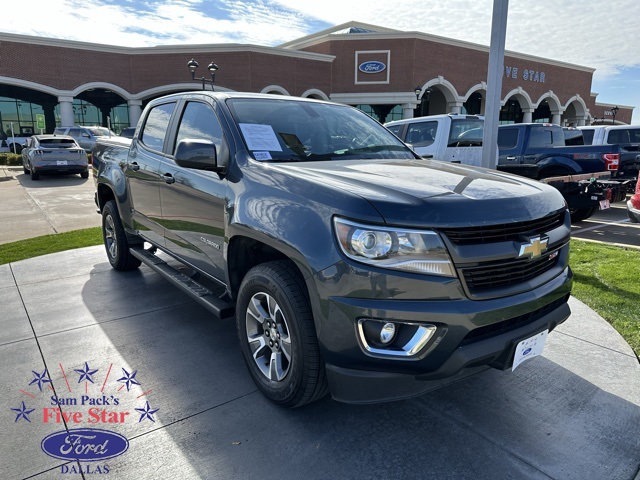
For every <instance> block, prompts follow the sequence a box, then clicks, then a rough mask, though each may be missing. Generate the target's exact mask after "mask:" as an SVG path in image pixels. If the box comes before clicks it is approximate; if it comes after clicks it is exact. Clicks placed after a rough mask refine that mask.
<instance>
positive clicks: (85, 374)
mask: <svg viewBox="0 0 640 480" xmlns="http://www.w3.org/2000/svg"><path fill="white" fill-rule="evenodd" d="M74 371H75V372H76V373H79V374H80V378H79V379H78V383H80V382H82V381H83V380H87V381H89V382H91V383H93V378H92V375H94V374H95V373H96V372H97V371H98V369H97V368H96V369H95V370H90V369H89V364H88V363H87V362H84V370H83V369H81V368H80V369H78V368H76V369H74Z"/></svg>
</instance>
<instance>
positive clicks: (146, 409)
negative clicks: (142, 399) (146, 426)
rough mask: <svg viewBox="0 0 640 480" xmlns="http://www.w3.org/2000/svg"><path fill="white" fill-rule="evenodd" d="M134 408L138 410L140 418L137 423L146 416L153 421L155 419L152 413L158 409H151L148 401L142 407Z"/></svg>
mask: <svg viewBox="0 0 640 480" xmlns="http://www.w3.org/2000/svg"><path fill="white" fill-rule="evenodd" d="M136 410H137V411H138V412H140V420H138V423H140V422H141V421H142V420H144V419H145V418H148V419H149V420H151V421H152V422H153V423H155V422H156V421H155V420H154V419H153V414H154V413H156V412H157V411H158V410H160V409H159V408H156V409H154V410H151V407H150V406H149V401H147V404H146V405H145V407H144V408H136Z"/></svg>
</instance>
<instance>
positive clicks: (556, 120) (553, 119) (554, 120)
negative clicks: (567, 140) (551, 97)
mask: <svg viewBox="0 0 640 480" xmlns="http://www.w3.org/2000/svg"><path fill="white" fill-rule="evenodd" d="M561 121H562V118H561V117H560V113H553V112H551V123H553V124H555V125H560V122H561Z"/></svg>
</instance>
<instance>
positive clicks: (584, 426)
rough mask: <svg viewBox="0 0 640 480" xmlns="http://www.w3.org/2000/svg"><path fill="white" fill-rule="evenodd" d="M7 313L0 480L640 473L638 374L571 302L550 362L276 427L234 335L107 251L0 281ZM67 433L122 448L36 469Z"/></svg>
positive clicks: (33, 266)
mask: <svg viewBox="0 0 640 480" xmlns="http://www.w3.org/2000/svg"><path fill="white" fill-rule="evenodd" d="M0 298H1V299H2V300H1V303H2V305H3V315H2V317H1V320H0V358H1V359H2V365H3V368H2V369H0V381H1V383H2V385H3V389H2V390H1V391H0V404H1V405H2V410H3V411H4V414H3V415H2V420H0V421H1V422H2V432H3V433H4V441H3V442H0V458H2V459H3V460H2V462H1V464H0V478H3V479H14V478H47V479H49V478H56V479H59V478H66V477H67V474H69V473H73V471H74V469H75V471H76V472H78V471H80V470H82V472H83V474H84V475H85V478H86V477H89V478H93V474H94V473H97V472H96V468H97V467H100V469H101V471H102V472H103V473H104V469H105V466H106V467H107V468H108V470H109V475H108V476H107V477H109V476H110V477H111V478H118V479H140V478H154V479H164V478H166V479H175V478H180V479H196V478H207V479H209V478H220V479H228V478H263V479H271V478H274V479H276V478H278V479H289V478H291V479H298V478H306V479H316V478H318V479H320V478H322V479H326V478H354V479H355V478H385V479H393V478H398V479H413V478H416V479H424V478H456V479H461V478H464V479H466V478H474V479H510V478H527V479H530V478H532V479H550V478H552V479H585V478H589V479H603V480H604V479H606V480H611V479H624V480H630V479H633V478H634V477H635V476H636V474H637V471H638V465H640V435H638V434H637V430H638V426H640V366H639V365H638V361H637V359H636V357H635V355H634V354H633V352H632V350H631V349H630V347H629V346H628V345H627V344H626V343H625V341H624V340H623V339H622V338H621V337H620V336H619V335H618V333H617V332H615V331H614V330H613V329H612V328H611V327H610V326H609V324H608V323H607V322H605V321H604V320H603V319H602V318H600V317H598V316H597V315H595V314H594V312H593V311H591V310H590V309H589V308H587V307H585V306H584V305H583V304H581V303H580V302H578V301H577V300H575V299H571V307H572V310H573V314H572V316H571V317H570V318H569V320H567V322H565V324H563V325H561V326H560V327H559V328H558V329H557V330H556V331H554V332H552V333H551V334H550V336H549V337H548V340H547V345H546V346H545V350H544V353H543V356H542V357H539V358H536V359H533V360H530V361H528V362H525V363H524V364H523V365H521V366H520V367H518V369H517V370H516V371H514V372H498V371H495V370H490V371H487V372H483V373H481V374H478V375H476V376H475V377H471V378H469V379H466V380H464V381H460V382H458V383H456V384H453V385H449V386H447V387H444V388H442V389H440V390H437V391H434V392H430V393H428V394H426V395H424V396H422V397H418V398H415V399H411V400H406V401H401V402H394V403H388V404H381V405H372V406H350V405H344V404H339V403H337V402H334V401H333V400H331V399H329V398H327V399H324V400H322V401H320V402H317V403H315V404H312V405H309V406H308V407H305V408H301V409H297V410H284V409H281V408H278V407H276V406H274V405H272V404H271V403H270V402H268V401H267V400H265V399H264V398H263V397H262V395H261V394H260V393H259V392H257V391H256V388H255V386H254V385H253V383H252V382H251V379H250V377H249V375H248V373H247V371H246V368H245V366H244V364H243V361H242V357H241V355H240V352H239V349H238V347H237V341H236V338H235V335H236V334H235V327H234V324H233V321H232V320H230V319H227V320H222V321H220V320H215V319H213V318H211V315H210V314H209V313H208V312H207V311H206V310H204V309H203V308H202V307H200V306H199V305H197V304H195V303H194V302H193V301H191V300H190V299H189V298H188V297H186V296H185V295H183V294H182V293H180V292H179V291H178V290H176V289H175V288H174V287H172V286H171V285H170V284H169V283H168V282H166V281H164V280H163V279H162V278H160V277H159V276H158V275H157V274H155V273H154V272H153V271H151V270H150V269H149V268H147V267H146V266H142V267H141V268H140V269H139V270H138V271H134V272H127V273H122V272H116V271H114V270H112V269H111V268H110V266H109V264H108V262H107V260H106V256H105V253H104V249H103V247H101V246H96V247H89V248H85V249H80V250H75V251H68V252H62V253H57V254H53V255H48V256H43V257H38V258H33V259H29V260H24V261H21V262H16V263H14V264H10V265H3V266H0ZM45 370H46V374H45V375H43V372H44V371H45ZM94 370H95V372H93V371H94ZM83 372H84V373H85V374H87V375H88V378H87V375H85V377H84V378H83ZM91 372H93V373H91ZM133 372H136V375H135V377H134V378H135V380H137V383H139V384H138V385H136V384H133V383H132V384H130V385H129V386H130V387H131V389H130V390H129V388H128V387H126V383H127V382H126V378H127V374H128V375H129V377H131V374H132V373H133ZM38 377H41V378H44V379H50V380H51V382H50V383H49V382H43V381H38ZM89 379H91V382H90V381H89ZM39 383H40V384H41V385H40V387H42V391H41V390H40V388H39ZM125 387H126V388H125ZM53 390H55V392H56V394H57V395H58V398H61V399H63V400H62V402H61V403H63V405H61V406H60V408H61V411H62V412H64V414H65V415H66V417H65V416H64V415H60V421H59V422H58V421H56V416H55V414H54V413H55V411H54V410H55V409H54V407H55V403H54V402H53V401H52V398H51V397H52V395H53ZM103 399H106V401H107V405H99V406H95V405H98V404H100V403H101V402H103ZM115 399H117V405H116V401H115ZM22 402H24V405H23V403H22ZM92 402H93V403H92ZM146 402H148V403H146ZM74 403H75V404H74ZM92 405H94V406H92ZM91 408H98V413H97V414H96V415H97V416H96V415H94V417H91V416H90V415H91V414H90V409H91ZM100 409H102V410H105V411H108V412H118V413H119V414H125V417H126V418H125V421H123V422H107V421H101V420H100V419H101V417H100V411H101V410H100ZM156 409H157V410H156ZM29 410H33V411H32V412H31V413H25V416H28V417H29V421H27V420H26V419H24V418H23V417H22V416H21V411H22V412H28V411H29ZM154 410H155V411H154ZM145 411H146V412H151V413H149V416H145V413H144V412H145ZM127 412H128V413H127ZM95 413H96V412H95V411H94V414H95ZM76 414H79V416H78V415H76ZM73 415H75V417H74V416H73ZM65 418H67V419H68V420H67V421H66V427H65V425H64V423H63V421H64V420H65ZM92 418H98V422H94V423H90V422H91V419H92ZM108 419H109V417H108V416H107V417H105V420H108ZM65 428H69V429H73V428H100V429H105V430H109V431H113V432H118V433H120V434H121V435H123V436H125V437H126V438H127V439H128V442H129V447H128V450H127V451H126V452H124V453H123V454H122V455H120V456H117V457H114V458H112V459H109V460H106V461H102V462H91V463H89V462H84V463H82V464H81V466H79V465H78V464H77V463H75V462H71V463H69V462H66V461H64V460H58V459H56V458H52V457H50V456H48V455H46V454H45V453H44V452H43V450H42V449H41V443H42V441H43V439H44V438H45V437H47V436H48V435H51V434H53V433H55V432H57V431H62V430H64V429H65ZM87 469H89V470H87ZM77 478H80V476H79V474H78V475H77Z"/></svg>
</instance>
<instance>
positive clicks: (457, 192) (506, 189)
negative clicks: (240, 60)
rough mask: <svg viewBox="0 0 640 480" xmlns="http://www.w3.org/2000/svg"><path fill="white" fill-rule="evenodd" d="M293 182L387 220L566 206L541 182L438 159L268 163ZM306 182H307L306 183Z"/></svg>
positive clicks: (469, 220)
mask: <svg viewBox="0 0 640 480" xmlns="http://www.w3.org/2000/svg"><path fill="white" fill-rule="evenodd" d="M273 165H274V167H276V168H277V169H278V170H281V172H282V173H283V174H285V175H291V176H293V177H295V179H294V178H292V179H291V181H292V182H296V181H297V180H298V181H305V180H306V181H309V182H312V183H313V184H314V185H313V188H325V189H335V190H338V191H343V192H344V191H346V192H350V193H351V194H354V195H358V196H360V197H362V198H364V199H366V200H368V201H369V202H370V203H371V205H373V207H374V208H375V209H376V210H377V211H378V212H379V213H380V215H381V216H382V217H383V219H384V221H385V222H387V223H390V224H396V225H406V226H425V225H429V226H445V225H446V226H448V227H453V226H458V227H463V226H470V225H473V226H478V224H479V222H480V223H481V224H487V225H489V224H497V223H509V222H518V221H525V220H528V219H531V218H532V217H541V216H544V215H547V214H549V213H551V212H553V211H558V210H560V209H562V208H564V207H565V203H564V199H563V198H562V196H561V195H560V193H559V192H558V191H557V190H556V189H554V188H553V187H550V186H548V185H545V184H543V183H541V182H537V181H535V180H529V179H526V178H524V177H518V176H515V175H510V174H506V173H502V172H497V171H495V170H488V169H483V168H477V167H469V166H464V165H457V164H450V163H445V162H440V161H437V160H418V159H416V160H387V161H385V160H379V161H376V160H362V161H353V160H349V161H332V162H312V163H288V164H273ZM309 188H311V186H310V187H309Z"/></svg>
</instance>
